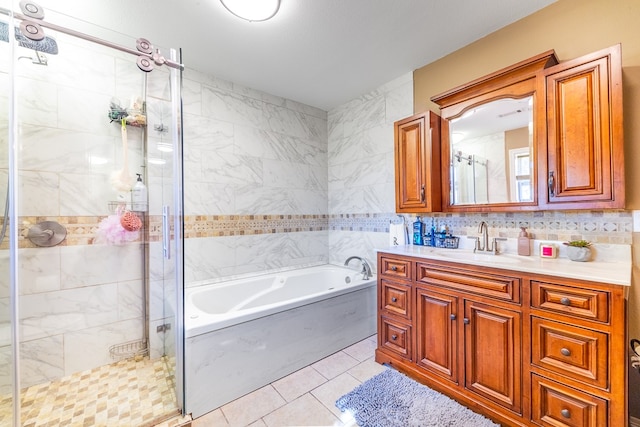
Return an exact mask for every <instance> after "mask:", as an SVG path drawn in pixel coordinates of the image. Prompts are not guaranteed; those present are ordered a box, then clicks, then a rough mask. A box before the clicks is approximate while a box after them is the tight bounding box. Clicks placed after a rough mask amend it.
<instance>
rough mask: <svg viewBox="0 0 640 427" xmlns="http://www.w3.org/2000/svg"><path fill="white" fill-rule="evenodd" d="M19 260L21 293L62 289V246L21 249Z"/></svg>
mask: <svg viewBox="0 0 640 427" xmlns="http://www.w3.org/2000/svg"><path fill="white" fill-rule="evenodd" d="M3 252H4V251H3ZM18 260H19V263H20V267H19V268H20V269H19V273H18V274H19V276H18V277H19V278H20V289H19V291H20V294H21V295H28V294H38V293H42V292H51V291H58V290H60V289H61V283H60V247H58V246H56V247H52V248H37V249H32V248H27V249H20V250H19V251H18ZM7 277H8V276H7Z"/></svg>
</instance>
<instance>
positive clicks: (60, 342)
mask: <svg viewBox="0 0 640 427" xmlns="http://www.w3.org/2000/svg"><path fill="white" fill-rule="evenodd" d="M85 350H86V349H85ZM62 376H64V339H63V336H62V335H54V336H49V337H46V338H42V339H36V340H31V341H23V342H21V343H20V386H21V387H29V386H31V385H34V384H40V383H43V382H47V381H51V380H54V379H56V378H60V377H62Z"/></svg>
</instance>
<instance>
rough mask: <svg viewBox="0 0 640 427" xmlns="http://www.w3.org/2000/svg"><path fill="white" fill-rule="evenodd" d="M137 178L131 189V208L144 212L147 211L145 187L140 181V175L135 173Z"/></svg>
mask: <svg viewBox="0 0 640 427" xmlns="http://www.w3.org/2000/svg"><path fill="white" fill-rule="evenodd" d="M136 175H138V179H137V180H136V183H135V185H134V186H133V189H131V210H132V211H134V212H146V211H147V187H146V186H145V185H144V183H143V182H142V175H140V174H139V173H137V174H136Z"/></svg>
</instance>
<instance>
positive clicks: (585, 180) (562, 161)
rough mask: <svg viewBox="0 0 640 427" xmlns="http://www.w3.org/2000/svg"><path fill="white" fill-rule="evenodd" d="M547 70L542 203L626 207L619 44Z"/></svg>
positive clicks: (561, 205)
mask: <svg viewBox="0 0 640 427" xmlns="http://www.w3.org/2000/svg"><path fill="white" fill-rule="evenodd" d="M545 75H546V92H547V144H546V149H547V156H546V157H547V164H546V167H547V170H546V171H545V170H543V171H542V173H541V174H540V179H541V181H542V180H546V181H547V182H546V185H544V184H545V183H544V182H540V185H539V187H540V189H541V192H540V200H541V204H546V205H547V206H548V207H549V208H550V209H558V208H569V209H571V208H591V207H597V208H624V159H623V130H622V65H621V55H620V45H617V46H614V47H612V48H609V49H605V50H602V51H599V52H595V53H593V54H590V55H587V56H584V57H582V58H578V59H575V60H572V61H567V62H565V63H561V64H559V65H555V66H553V67H550V68H548V69H547V70H546V71H545ZM541 166H545V165H544V164H543V162H541ZM545 190H546V191H545Z"/></svg>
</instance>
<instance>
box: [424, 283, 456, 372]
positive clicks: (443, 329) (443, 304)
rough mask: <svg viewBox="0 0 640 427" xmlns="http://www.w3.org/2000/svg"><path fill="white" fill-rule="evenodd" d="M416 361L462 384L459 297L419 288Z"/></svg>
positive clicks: (427, 368)
mask: <svg viewBox="0 0 640 427" xmlns="http://www.w3.org/2000/svg"><path fill="white" fill-rule="evenodd" d="M416 293H417V299H416V322H415V327H416V338H417V345H416V352H417V354H416V361H417V363H418V365H419V366H420V367H421V368H423V369H426V370H427V371H429V372H432V373H434V374H436V375H439V376H441V377H444V378H447V379H449V380H451V381H453V382H457V381H458V374H457V369H456V367H457V365H458V333H457V329H458V328H457V325H458V313H457V312H458V298H457V297H455V296H452V295H446V294H442V293H439V292H432V291H429V290H426V289H421V288H417V289H416Z"/></svg>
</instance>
